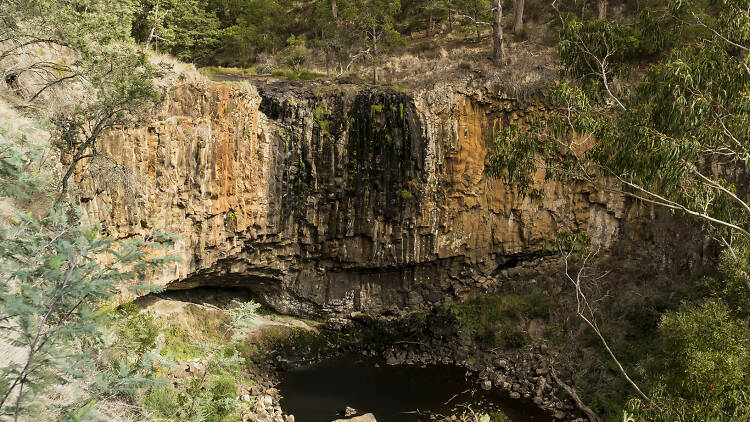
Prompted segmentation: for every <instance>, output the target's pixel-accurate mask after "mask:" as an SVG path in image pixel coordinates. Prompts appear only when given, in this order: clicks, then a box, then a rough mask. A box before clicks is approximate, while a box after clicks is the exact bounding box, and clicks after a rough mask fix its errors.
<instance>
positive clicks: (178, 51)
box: [133, 0, 222, 63]
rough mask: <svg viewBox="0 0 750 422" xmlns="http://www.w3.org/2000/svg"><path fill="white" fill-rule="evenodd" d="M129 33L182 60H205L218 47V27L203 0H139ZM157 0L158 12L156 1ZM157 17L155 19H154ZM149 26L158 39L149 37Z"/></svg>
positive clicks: (217, 21)
mask: <svg viewBox="0 0 750 422" xmlns="http://www.w3.org/2000/svg"><path fill="white" fill-rule="evenodd" d="M138 3H139V4H138V6H139V8H138V11H137V12H136V14H135V19H134V25H133V36H134V37H135V39H136V40H138V41H140V42H142V43H147V42H149V41H151V45H152V46H153V47H154V48H156V49H157V50H158V49H162V50H163V51H168V52H169V53H171V54H172V55H173V56H175V57H177V58H178V59H180V60H182V61H185V62H193V63H205V62H207V61H208V60H209V59H210V58H211V57H212V56H213V54H214V52H215V50H216V49H217V48H218V47H219V45H220V41H221V37H222V31H221V29H220V22H219V19H218V18H217V17H216V14H215V13H214V12H213V11H211V10H209V9H208V2H207V1H206V0H179V1H178V0H142V1H139V2H138ZM157 3H158V6H159V7H158V16H157V15H156V14H155V12H157V10H156V5H157ZM157 18H158V19H157ZM152 30H154V34H155V35H157V36H158V37H159V39H154V40H149V38H150V36H151V33H152Z"/></svg>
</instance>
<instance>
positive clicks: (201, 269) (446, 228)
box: [78, 82, 643, 315]
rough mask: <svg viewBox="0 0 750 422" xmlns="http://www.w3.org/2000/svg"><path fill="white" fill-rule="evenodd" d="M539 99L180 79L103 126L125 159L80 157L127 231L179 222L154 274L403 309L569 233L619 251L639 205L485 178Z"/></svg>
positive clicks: (290, 297) (489, 283)
mask: <svg viewBox="0 0 750 422" xmlns="http://www.w3.org/2000/svg"><path fill="white" fill-rule="evenodd" d="M539 107H543V106H542V105H540V104H536V105H528V106H524V107H521V106H520V105H518V104H517V103H516V102H515V101H514V100H511V99H505V98H502V97H501V96H500V95H493V94H492V93H490V92H488V90H487V89H483V88H471V87H469V86H462V87H456V86H444V87H443V88H435V89H431V90H429V91H423V92H417V93H412V94H406V93H402V92H397V91H392V90H385V91H383V90H374V89H360V88H357V87H355V86H350V85H335V84H325V83H307V84H304V85H303V84H294V83H280V82H278V83H269V84H264V85H258V87H257V89H256V88H253V87H250V86H237V85H219V84H203V85H200V84H193V85H184V86H180V87H177V88H176V89H174V90H173V91H172V92H171V93H170V94H169V95H168V96H167V98H166V99H165V100H164V101H163V102H162V103H161V104H160V105H159V106H158V107H157V109H156V110H155V112H154V119H153V121H152V122H151V123H149V124H148V125H146V126H143V127H138V128H134V129H123V130H120V131H116V132H113V133H111V134H110V135H108V136H107V137H106V139H104V140H103V141H102V143H101V145H100V149H101V150H102V151H104V152H106V153H107V154H108V155H109V156H110V157H112V158H111V159H105V158H97V159H95V160H92V161H91V162H90V163H88V165H87V166H82V169H83V170H82V171H81V172H79V174H78V179H79V186H80V187H81V198H82V201H83V202H85V203H86V204H88V205H90V209H91V211H92V213H93V216H95V217H96V218H98V219H101V220H102V221H103V222H104V226H105V227H106V230H107V232H108V233H109V234H111V235H114V236H116V237H120V238H124V237H129V236H132V235H134V234H144V233H148V232H150V231H152V230H154V229H166V230H169V231H171V232H174V233H176V234H178V235H180V236H181V240H180V241H179V242H178V244H177V245H176V251H175V253H176V255H178V256H179V257H180V258H181V262H180V263H179V264H176V265H173V266H172V267H171V268H169V269H167V270H165V271H164V273H163V274H160V275H159V276H158V281H159V282H160V283H163V284H167V285H168V286H169V287H170V288H190V287H194V286H199V285H218V286H243V287H247V288H249V289H251V290H252V291H253V292H254V293H255V294H256V295H258V296H259V297H260V298H261V299H262V300H264V301H265V302H267V303H268V304H270V305H272V306H274V307H275V308H277V310H279V311H281V312H286V313H294V314H339V313H349V312H353V311H362V312H367V313H372V314H380V315H389V314H396V313H399V312H402V311H405V310H414V309H420V308H426V307H429V306H431V305H434V304H436V303H440V302H443V301H450V300H453V299H456V298H460V297H462V296H464V295H466V294H468V293H470V292H472V291H482V290H488V289H493V288H495V287H496V286H498V285H499V284H501V283H502V282H503V280H504V278H507V277H508V273H509V272H512V271H513V269H515V268H519V267H520V266H523V265H529V264H528V263H529V262H533V263H534V265H542V264H543V262H544V257H545V256H547V255H548V254H549V252H548V249H549V245H550V244H551V241H553V240H554V238H555V236H556V234H557V233H560V232H563V231H568V232H570V231H577V230H584V231H586V232H588V233H589V235H590V236H591V238H592V241H593V242H595V243H597V244H599V245H601V246H603V247H605V248H610V247H612V245H613V244H614V243H615V242H616V240H617V239H618V238H619V237H620V236H621V234H622V232H623V230H624V228H625V227H626V226H627V225H624V223H623V222H624V221H635V220H634V218H635V217H634V216H643V212H642V210H636V207H633V206H632V204H628V203H626V201H625V200H624V199H623V198H622V197H615V196H612V195H608V194H603V193H601V192H591V191H589V190H587V189H586V188H584V187H581V186H564V185H562V184H559V183H553V182H545V181H544V180H543V179H542V178H540V179H539V180H538V185H539V186H540V187H542V188H543V189H544V191H545V193H546V196H545V198H544V199H542V200H539V201H531V200H529V199H528V198H524V197H522V196H520V195H518V193H517V192H516V191H515V190H514V189H512V188H509V187H507V186H505V185H504V184H503V183H501V182H499V181H496V180H494V179H492V178H490V177H488V176H487V175H486V173H485V165H486V163H487V152H488V150H489V148H490V147H491V145H492V142H493V139H494V134H495V133H496V132H497V131H498V130H500V129H501V128H503V127H504V126H505V125H508V124H509V123H511V122H516V123H519V124H523V122H524V120H525V119H526V118H527V117H528V115H529V113H531V112H533V111H534V110H535V109H538V108H539ZM631 226H632V224H631ZM524 263H527V264H524Z"/></svg>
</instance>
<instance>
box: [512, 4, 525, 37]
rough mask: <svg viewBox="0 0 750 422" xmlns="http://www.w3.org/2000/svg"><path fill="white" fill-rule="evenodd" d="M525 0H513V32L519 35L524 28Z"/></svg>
mask: <svg viewBox="0 0 750 422" xmlns="http://www.w3.org/2000/svg"><path fill="white" fill-rule="evenodd" d="M523 3H524V0H513V32H514V33H515V34H516V35H518V34H520V33H521V31H522V30H523Z"/></svg>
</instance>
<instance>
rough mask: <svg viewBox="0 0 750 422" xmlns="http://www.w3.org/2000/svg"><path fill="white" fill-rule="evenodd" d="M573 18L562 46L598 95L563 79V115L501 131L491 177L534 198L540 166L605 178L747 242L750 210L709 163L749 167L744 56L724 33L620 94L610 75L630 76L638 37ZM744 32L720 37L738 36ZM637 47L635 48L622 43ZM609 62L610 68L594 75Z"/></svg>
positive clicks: (553, 172) (558, 99)
mask: <svg viewBox="0 0 750 422" xmlns="http://www.w3.org/2000/svg"><path fill="white" fill-rule="evenodd" d="M737 7H738V5H736V4H734V3H731V4H726V5H724V6H723V8H722V9H721V13H720V14H719V18H718V19H717V20H718V21H721V19H722V18H721V16H725V15H734V14H736V13H740V12H738V9H737ZM685 13H686V12H685ZM748 20H750V19H748ZM571 22H575V21H569V22H568V26H567V27H566V29H564V30H563V39H562V40H561V43H560V51H561V56H562V58H563V62H564V63H566V67H567V68H568V69H569V70H570V72H572V73H573V74H575V75H578V76H586V78H587V79H588V80H590V81H592V83H594V84H595V85H597V86H598V87H600V88H601V89H597V90H593V91H592V90H588V89H584V88H581V87H579V86H574V85H571V84H569V83H565V82H563V83H560V84H558V85H557V86H555V87H553V88H552V89H551V91H550V98H551V99H552V100H553V102H554V104H555V105H556V106H557V107H558V108H557V110H556V111H553V112H552V113H550V114H547V115H541V114H540V115H537V116H536V117H535V118H534V119H533V121H532V123H531V125H530V127H529V128H528V129H527V130H518V129H516V128H509V129H508V130H506V131H503V132H502V133H500V134H499V135H498V137H497V140H496V148H495V151H494V152H493V153H491V155H490V161H491V166H490V167H491V168H490V172H491V173H492V174H494V175H496V176H498V177H500V178H501V179H502V180H504V181H505V182H506V183H511V184H514V185H517V186H518V187H519V189H520V190H522V191H525V192H527V193H531V194H534V193H535V192H536V191H535V190H534V186H533V180H534V179H533V178H534V175H535V173H536V172H538V171H541V170H542V169H543V170H544V174H545V177H546V178H560V179H563V180H577V181H583V182H587V183H590V184H593V185H597V184H599V183H600V182H599V180H601V179H600V177H601V176H602V175H606V176H610V177H612V178H613V179H614V180H617V181H619V182H621V186H620V189H621V190H622V191H623V192H625V193H626V194H628V195H630V196H633V197H636V198H639V199H643V200H647V201H651V202H652V203H654V204H657V205H661V206H664V207H666V208H669V209H671V210H673V211H675V212H678V213H681V214H685V215H692V216H696V217H699V218H701V221H703V222H704V223H706V224H707V225H710V226H712V227H713V229H714V230H721V231H722V232H723V233H724V234H722V236H727V235H726V231H727V230H730V231H731V230H740V231H741V232H742V233H743V235H745V236H747V235H748V231H747V228H748V222H749V221H748V218H747V207H746V206H745V204H744V203H743V201H741V200H738V199H739V198H738V197H736V196H735V194H736V192H737V189H736V187H735V183H734V182H733V181H732V180H726V179H724V178H722V177H721V176H720V175H714V174H712V171H711V168H710V164H709V163H719V162H724V161H726V160H730V161H731V162H734V163H737V164H739V165H742V166H746V165H747V157H750V155H748V148H750V124H748V123H750V96H748V95H745V94H743V93H744V92H746V91H748V86H750V72H748V71H747V69H746V66H747V63H746V62H747V58H740V57H738V56H737V55H736V54H735V52H734V50H735V49H736V47H734V46H733V45H732V44H731V43H728V42H726V41H725V40H724V39H723V38H722V37H721V36H718V35H713V36H712V38H711V39H710V40H696V41H694V42H690V41H691V39H690V38H688V39H687V40H686V41H687V42H688V43H687V45H684V46H680V47H676V48H675V49H673V50H672V51H671V52H670V53H669V54H668V55H666V56H665V58H664V59H663V60H662V61H659V62H656V63H653V64H651V65H650V66H648V67H647V70H646V73H645V76H644V77H643V78H641V79H640V80H639V81H638V83H637V87H636V88H635V89H632V90H629V91H627V92H625V91H623V92H619V91H617V90H616V89H614V87H612V85H611V84H612V79H613V77H614V76H617V75H619V76H620V77H624V76H623V75H624V73H627V72H624V71H621V70H622V69H624V68H625V67H626V65H627V64H628V63H629V62H628V60H632V58H634V57H635V56H637V55H638V54H640V53H639V52H638V47H637V45H638V43H631V41H632V40H631V37H633V36H636V37H639V36H638V35H637V34H636V35H634V34H635V33H633V32H632V31H631V30H630V29H624V28H620V27H618V26H617V25H615V24H607V23H605V22H594V23H589V24H582V23H576V24H575V25H573V24H572V23H571ZM748 27H750V23H747V24H746V25H745V26H744V27H743V28H744V29H738V30H737V34H732V33H726V34H725V35H724V36H725V37H727V36H728V37H732V38H734V37H738V39H739V38H741V37H742V35H741V34H742V31H744V30H746V29H747V28H748ZM719 29H720V30H721V31H726V28H719ZM566 31H568V32H570V34H568V32H566ZM571 34H572V35H571ZM620 44H622V45H621V46H620V47H618V45H620ZM631 44H632V45H635V50H632V51H630V50H628V48H629V47H626V45H631ZM604 60H607V63H608V65H607V66H606V67H605V71H603V72H602V71H599V72H596V65H597V64H600V63H602V62H603V61H604ZM607 88H610V89H607ZM621 94H622V95H621ZM618 96H619V98H618Z"/></svg>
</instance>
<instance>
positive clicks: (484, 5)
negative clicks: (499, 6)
mask: <svg viewBox="0 0 750 422" xmlns="http://www.w3.org/2000/svg"><path fill="white" fill-rule="evenodd" d="M452 3H453V4H452V6H453V7H454V8H455V10H457V11H458V12H459V14H460V15H461V16H460V18H461V19H460V22H461V30H462V31H465V32H473V33H475V34H476V37H477V41H478V40H479V34H480V31H481V30H483V29H485V28H488V27H489V26H490V22H491V21H492V3H491V2H490V0H457V1H455V2H452Z"/></svg>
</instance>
